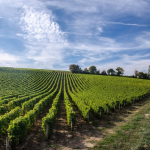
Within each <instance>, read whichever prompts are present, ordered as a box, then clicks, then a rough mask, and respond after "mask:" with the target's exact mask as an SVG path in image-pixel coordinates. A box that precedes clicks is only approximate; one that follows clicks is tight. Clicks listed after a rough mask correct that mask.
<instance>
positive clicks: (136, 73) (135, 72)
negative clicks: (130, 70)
mask: <svg viewBox="0 0 150 150" xmlns="http://www.w3.org/2000/svg"><path fill="white" fill-rule="evenodd" d="M138 73H139V72H138V71H137V70H135V71H134V74H135V77H136V78H137V76H138Z"/></svg>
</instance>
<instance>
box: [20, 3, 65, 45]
mask: <svg viewBox="0 0 150 150" xmlns="http://www.w3.org/2000/svg"><path fill="white" fill-rule="evenodd" d="M23 9H24V13H22V17H21V19H20V25H21V27H22V31H23V34H18V35H19V36H23V37H24V38H25V39H27V40H29V41H32V40H37V41H46V40H47V41H48V42H50V43H51V42H52V43H54V42H59V43H63V42H65V41H64V39H63V32H61V30H60V29H59V25H58V24H57V23H56V22H55V21H54V16H53V15H52V13H51V11H49V13H46V11H44V10H41V11H37V10H35V9H34V8H32V7H28V6H23Z"/></svg>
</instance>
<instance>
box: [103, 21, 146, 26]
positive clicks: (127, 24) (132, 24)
mask: <svg viewBox="0 0 150 150" xmlns="http://www.w3.org/2000/svg"><path fill="white" fill-rule="evenodd" d="M102 24H119V25H126V26H148V25H144V24H135V23H122V22H104V23H102Z"/></svg>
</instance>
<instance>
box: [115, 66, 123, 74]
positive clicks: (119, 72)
mask: <svg viewBox="0 0 150 150" xmlns="http://www.w3.org/2000/svg"><path fill="white" fill-rule="evenodd" d="M116 70H117V75H118V76H120V75H123V74H124V70H123V68H121V67H117V68H116Z"/></svg>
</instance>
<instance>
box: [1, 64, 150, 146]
mask: <svg viewBox="0 0 150 150" xmlns="http://www.w3.org/2000/svg"><path fill="white" fill-rule="evenodd" d="M149 94H150V80H140V79H133V78H125V77H112V76H102V75H87V74H86V75H84V74H71V73H69V72H62V71H51V70H38V69H17V68H4V67H1V68H0V136H1V139H5V138H6V137H7V136H8V138H9V141H10V144H11V146H12V147H17V145H19V144H22V143H24V141H25V139H27V138H28V136H29V134H30V133H32V132H34V131H33V130H34V128H37V130H36V132H37V131H38V130H39V132H40V136H43V139H45V140H47V138H50V139H51V136H53V131H54V130H55V129H56V128H61V129H62V130H63V127H64V129H65V128H66V127H67V129H66V130H69V131H70V132H71V130H73V131H72V132H74V130H75V129H74V128H75V127H76V124H79V123H80V122H82V124H87V123H90V121H91V120H94V119H97V118H98V119H101V118H102V117H103V116H108V115H110V114H111V113H113V112H115V111H118V110H121V109H122V108H123V107H128V106H130V105H134V104H135V103H136V102H138V101H140V100H142V99H143V98H144V97H146V96H148V95H149ZM59 118H63V123H62V121H60V119H59ZM37 124H38V127H37ZM37 134H38V133H37ZM4 143H5V140H4ZM4 143H3V144H4ZM3 144H1V149H2V145H3Z"/></svg>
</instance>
